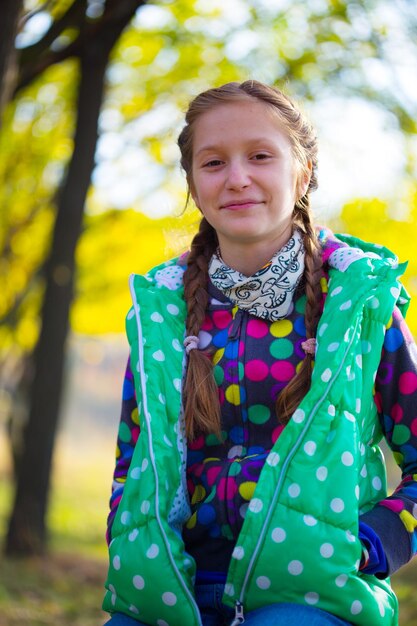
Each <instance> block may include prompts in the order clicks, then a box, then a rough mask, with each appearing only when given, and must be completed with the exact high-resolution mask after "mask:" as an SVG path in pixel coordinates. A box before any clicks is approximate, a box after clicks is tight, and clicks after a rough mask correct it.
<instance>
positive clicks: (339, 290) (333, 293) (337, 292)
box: [329, 285, 343, 298]
mask: <svg viewBox="0 0 417 626" xmlns="http://www.w3.org/2000/svg"><path fill="white" fill-rule="evenodd" d="M342 290H343V287H341V286H340V285H339V287H335V289H333V291H331V292H330V294H329V295H330V297H331V298H333V296H337V295H338V294H339V293H341V291H342Z"/></svg>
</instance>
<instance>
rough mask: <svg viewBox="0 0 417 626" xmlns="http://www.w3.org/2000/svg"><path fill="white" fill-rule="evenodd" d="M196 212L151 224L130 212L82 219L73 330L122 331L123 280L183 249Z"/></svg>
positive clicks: (125, 288) (125, 295)
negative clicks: (82, 227) (83, 225)
mask: <svg viewBox="0 0 417 626" xmlns="http://www.w3.org/2000/svg"><path fill="white" fill-rule="evenodd" d="M197 221H198V214H197V212H192V211H189V212H186V213H184V215H182V216H180V217H169V218H163V219H159V220H153V219H151V218H149V217H146V216H145V215H143V214H142V213H138V212H137V211H133V210H126V211H108V212H106V213H103V214H100V215H95V216H89V217H87V218H86V229H85V231H84V234H83V236H82V237H81V240H80V242H79V245H78V249H77V265H78V268H79V269H78V279H77V293H76V300H75V303H74V305H73V308H72V314H71V325H72V328H73V330H75V331H77V332H80V333H85V334H96V333H99V334H101V333H115V332H123V330H124V322H125V315H126V313H127V311H128V309H129V307H130V293H129V287H128V279H129V275H130V274H131V273H138V274H144V273H146V272H147V271H148V270H149V269H150V268H151V267H153V266H154V265H157V264H158V263H162V262H163V261H166V260H167V259H169V258H172V257H173V256H176V255H178V254H180V253H181V252H183V251H184V250H186V249H187V247H188V243H189V240H190V238H191V236H192V232H193V231H194V230H195V225H196V223H197Z"/></svg>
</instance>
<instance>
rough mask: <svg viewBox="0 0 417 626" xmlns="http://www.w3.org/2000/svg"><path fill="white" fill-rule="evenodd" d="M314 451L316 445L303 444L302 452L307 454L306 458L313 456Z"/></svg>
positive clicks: (308, 442)
mask: <svg viewBox="0 0 417 626" xmlns="http://www.w3.org/2000/svg"><path fill="white" fill-rule="evenodd" d="M316 450H317V444H316V443H315V442H314V441H307V443H305V444H304V452H305V453H306V454H308V456H313V454H314V453H315V451H316Z"/></svg>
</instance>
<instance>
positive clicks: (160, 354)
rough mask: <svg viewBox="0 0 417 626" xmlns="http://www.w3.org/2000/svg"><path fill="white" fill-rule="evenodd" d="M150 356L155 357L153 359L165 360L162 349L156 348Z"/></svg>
mask: <svg viewBox="0 0 417 626" xmlns="http://www.w3.org/2000/svg"><path fill="white" fill-rule="evenodd" d="M152 356H153V358H154V359H155V361H165V354H164V353H163V352H162V350H157V351H156V352H154V353H153V355H152Z"/></svg>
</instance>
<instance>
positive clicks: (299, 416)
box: [292, 409, 306, 424]
mask: <svg viewBox="0 0 417 626" xmlns="http://www.w3.org/2000/svg"><path fill="white" fill-rule="evenodd" d="M305 416H306V415H305V413H304V411H303V410H302V409H296V411H295V412H294V415H293V416H292V419H293V420H294V422H295V423H296V424H301V422H303V421H304V418H305Z"/></svg>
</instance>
